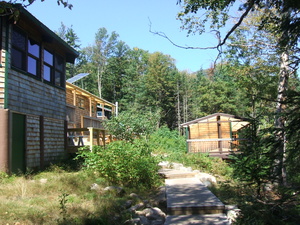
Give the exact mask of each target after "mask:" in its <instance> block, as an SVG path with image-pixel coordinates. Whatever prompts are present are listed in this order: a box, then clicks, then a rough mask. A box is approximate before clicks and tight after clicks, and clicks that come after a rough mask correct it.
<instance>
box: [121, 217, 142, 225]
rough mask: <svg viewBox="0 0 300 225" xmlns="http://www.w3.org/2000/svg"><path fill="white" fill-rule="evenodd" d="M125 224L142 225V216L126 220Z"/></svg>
mask: <svg viewBox="0 0 300 225" xmlns="http://www.w3.org/2000/svg"><path fill="white" fill-rule="evenodd" d="M124 225H142V223H141V219H140V218H133V219H131V220H126V221H125V223H124Z"/></svg>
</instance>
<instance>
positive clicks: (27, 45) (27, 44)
mask: <svg viewBox="0 0 300 225" xmlns="http://www.w3.org/2000/svg"><path fill="white" fill-rule="evenodd" d="M12 66H13V67H15V68H17V69H20V70H23V71H26V72H28V73H30V74H31V75H34V76H37V77H39V74H40V72H39V71H40V69H39V68H40V45H39V44H38V43H37V42H35V41H34V40H32V39H30V38H27V37H26V34H25V33H23V32H22V31H20V30H18V29H13V33H12Z"/></svg>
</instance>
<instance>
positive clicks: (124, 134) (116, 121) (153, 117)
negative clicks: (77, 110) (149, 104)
mask: <svg viewBox="0 0 300 225" xmlns="http://www.w3.org/2000/svg"><path fill="white" fill-rule="evenodd" d="M158 119H159V117H158V113H152V112H145V113H143V114H142V113H141V114H139V113H136V110H134V108H132V109H131V110H127V111H123V112H121V113H120V114H118V116H114V117H113V118H112V119H110V120H108V121H106V123H105V127H106V129H107V130H109V132H110V133H111V134H112V135H113V136H114V137H115V138H117V139H119V140H125V141H130V142H133V140H134V139H135V138H140V137H145V138H147V137H148V135H149V134H150V133H152V132H153V131H154V130H155V129H156V127H157V123H158Z"/></svg>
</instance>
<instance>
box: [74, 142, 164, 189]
mask: <svg viewBox="0 0 300 225" xmlns="http://www.w3.org/2000/svg"><path fill="white" fill-rule="evenodd" d="M77 158H79V159H81V158H83V159H84V163H83V166H84V169H86V170H89V171H94V172H96V173H97V174H99V176H101V177H104V178H105V179H107V180H108V181H109V182H110V183H112V184H117V185H123V186H129V187H139V186H141V187H145V188H151V187H154V186H155V185H156V184H157V182H158V179H159V177H158V175H157V173H156V172H154V171H158V160H157V159H155V158H154V157H152V156H151V154H150V152H149V148H148V144H147V142H146V141H145V140H143V139H136V140H134V141H133V143H129V142H125V141H115V142H112V143H111V144H109V145H108V146H107V147H106V148H104V147H101V146H96V147H94V149H93V151H87V150H81V151H80V153H79V154H78V156H77Z"/></svg>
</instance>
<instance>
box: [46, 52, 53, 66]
mask: <svg viewBox="0 0 300 225" xmlns="http://www.w3.org/2000/svg"><path fill="white" fill-rule="evenodd" d="M44 61H45V62H46V63H48V64H49V65H51V66H53V54H52V53H50V52H48V51H47V50H44Z"/></svg>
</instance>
